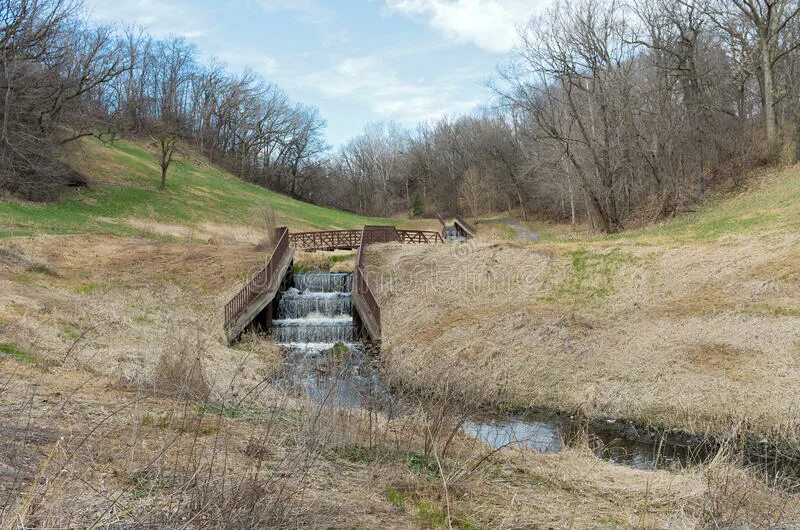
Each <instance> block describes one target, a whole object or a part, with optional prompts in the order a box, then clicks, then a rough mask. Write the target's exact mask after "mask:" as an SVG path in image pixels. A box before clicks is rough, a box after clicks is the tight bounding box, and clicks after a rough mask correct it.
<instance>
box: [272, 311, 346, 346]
mask: <svg viewBox="0 0 800 530" xmlns="http://www.w3.org/2000/svg"><path fill="white" fill-rule="evenodd" d="M272 325H273V328H272V336H273V338H274V339H275V341H276V342H278V343H279V344H288V345H293V344H307V343H323V344H330V345H331V346H332V345H334V344H336V343H337V342H344V343H350V342H353V341H355V340H356V333H355V328H354V327H353V317H334V318H327V317H315V316H311V317H305V318H287V319H280V320H273V321H272Z"/></svg>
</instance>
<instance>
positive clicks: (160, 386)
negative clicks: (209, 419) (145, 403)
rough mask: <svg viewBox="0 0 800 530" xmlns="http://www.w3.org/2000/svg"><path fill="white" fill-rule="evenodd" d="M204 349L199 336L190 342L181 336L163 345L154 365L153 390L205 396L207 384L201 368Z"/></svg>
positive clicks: (209, 387) (207, 395) (167, 393)
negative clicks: (166, 347) (179, 338)
mask: <svg viewBox="0 0 800 530" xmlns="http://www.w3.org/2000/svg"><path fill="white" fill-rule="evenodd" d="M204 350H205V348H204V346H203V345H202V343H201V342H200V340H199V339H198V340H197V341H196V342H194V343H192V342H189V341H186V340H182V341H179V342H178V343H176V344H175V345H173V346H172V347H170V348H168V349H166V350H165V351H164V352H163V353H162V354H161V356H160V357H159V359H158V365H157V366H156V372H155V375H154V378H153V388H154V391H155V393H156V394H159V395H164V396H173V397H177V398H180V399H196V400H201V401H205V400H206V399H208V397H209V394H210V393H211V385H210V384H209V382H208V379H207V378H206V375H205V372H204V370H203V363H202V360H201V357H202V355H203V352H204Z"/></svg>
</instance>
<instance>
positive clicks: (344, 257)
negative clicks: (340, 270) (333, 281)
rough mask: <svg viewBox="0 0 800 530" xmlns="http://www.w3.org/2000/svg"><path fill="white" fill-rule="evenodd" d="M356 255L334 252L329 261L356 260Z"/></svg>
mask: <svg viewBox="0 0 800 530" xmlns="http://www.w3.org/2000/svg"><path fill="white" fill-rule="evenodd" d="M355 257H356V255H355V254H332V255H330V256H329V257H328V261H330V262H331V263H343V262H345V261H351V260H354V259H355Z"/></svg>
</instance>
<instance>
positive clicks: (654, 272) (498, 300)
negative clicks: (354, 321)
mask: <svg viewBox="0 0 800 530" xmlns="http://www.w3.org/2000/svg"><path fill="white" fill-rule="evenodd" d="M371 257H372V258H373V263H372V265H371V267H372V269H373V272H374V274H375V277H377V278H392V282H385V283H379V284H378V285H377V287H378V291H379V294H380V298H381V299H382V301H383V307H382V319H383V321H384V342H383V357H384V360H385V361H386V362H387V366H388V367H389V370H390V371H392V372H393V373H394V374H395V376H396V377H397V379H398V380H403V381H405V382H408V383H410V384H413V385H416V386H419V387H424V388H427V387H434V386H435V385H437V384H440V381H441V380H442V379H443V378H444V377H446V376H450V377H457V378H458V380H459V381H461V382H463V387H464V388H471V389H472V390H471V391H472V392H473V397H474V398H475V399H476V400H477V399H481V400H485V401H488V402H490V403H492V404H494V405H497V406H499V407H507V408H525V407H530V406H542V407H551V408H556V409H561V410H571V411H572V410H577V411H582V412H584V413H586V414H588V415H590V416H601V417H608V416H610V417H616V418H625V419H631V420H635V421H637V422H640V423H644V424H651V425H656V426H659V427H663V428H679V429H683V430H686V431H692V432H695V433H700V434H703V433H713V434H714V435H716V436H719V437H722V438H725V437H727V436H729V435H731V433H732V432H747V431H750V432H752V433H753V435H754V436H767V437H770V438H772V439H774V440H781V443H788V444H792V445H793V446H794V447H795V448H796V449H797V450H798V451H800V414H798V410H797V406H796V404H797V403H798V402H800V363H799V362H798V360H800V167H793V168H784V169H780V170H769V171H767V170H765V171H764V172H763V173H762V174H760V175H757V176H756V177H755V179H754V180H753V182H752V187H751V189H750V190H748V191H744V192H742V193H739V194H736V195H733V196H727V197H718V198H714V199H710V200H709V201H707V203H706V204H704V205H701V207H699V208H698V209H697V210H696V211H695V212H693V213H689V214H686V215H682V216H680V217H677V218H675V219H672V220H669V221H665V222H663V223H659V224H657V225H653V226H650V227H646V228H642V229H639V230H632V231H629V232H625V233H621V234H615V235H611V236H603V235H598V234H576V235H573V234H569V233H567V232H565V231H564V230H561V229H560V227H559V230H553V231H552V232H551V233H549V234H548V238H547V239H546V240H544V241H540V242H524V241H513V242H512V241H508V242H503V243H497V242H493V241H488V242H477V243H476V244H474V245H471V246H470V248H469V249H468V250H467V251H464V252H459V253H458V255H455V254H454V253H452V252H449V251H448V250H447V249H446V248H442V249H438V248H437V249H419V248H413V247H400V246H394V247H390V248H387V249H386V250H385V251H384V253H383V254H382V255H375V254H374V253H373V254H372V255H371ZM419 278H425V279H426V281H425V283H424V284H423V283H422V282H420V281H419ZM453 285H458V286H466V287H465V288H460V289H453V288H452V286H453ZM400 293H402V296H400ZM419 307H425V311H419ZM442 366H444V367H447V373H446V374H445V373H442V371H441V367H442ZM453 374H456V375H453ZM737 429H738V431H737Z"/></svg>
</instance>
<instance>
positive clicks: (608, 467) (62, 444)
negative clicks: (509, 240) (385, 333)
mask: <svg viewBox="0 0 800 530" xmlns="http://www.w3.org/2000/svg"><path fill="white" fill-rule="evenodd" d="M487 248H488V249H489V251H490V252H496V251H497V250H498V249H499V248H500V247H487ZM429 250H430V249H429ZM403 251H404V252H406V251H408V249H404V250H403ZM477 252H479V253H480V252H483V250H480V249H478V250H477ZM515 252H528V251H527V250H523V249H517V250H514V251H513V252H512V254H514V253H515ZM261 259H263V255H262V254H261V253H259V252H256V251H255V250H254V246H253V245H252V244H249V245H248V244H241V243H219V242H216V243H199V242H197V241H191V242H180V241H173V240H169V241H155V240H148V239H141V238H127V237H111V236H45V237H35V238H14V239H11V240H7V241H4V242H3V243H2V244H0V344H2V353H1V354H0V416H2V418H3V422H1V423H0V436H2V438H3V444H2V446H1V447H0V526H1V527H3V528H18V527H21V526H28V527H30V526H41V527H66V526H71V527H88V526H93V525H94V526H100V527H104V526H111V525H118V524H122V525H126V526H144V525H148V524H149V525H161V526H172V527H215V528H223V527H253V526H271V527H283V528H301V527H302V528H305V527H320V528H354V527H359V528H409V527H419V528H436V527H442V528H447V526H448V517H447V515H448V513H449V515H450V519H449V520H450V522H451V523H452V525H453V527H459V528H479V527H480V528H483V527H485V528H507V527H526V526H527V527H537V526H538V527H565V528H567V527H572V528H585V527H601V528H602V527H630V528H643V527H644V528H663V527H665V526H670V527H673V528H693V527H697V526H713V525H715V524H720V523H725V522H726V521H728V522H729V521H736V522H738V523H743V524H744V525H745V526H748V525H757V524H764V523H765V521H770V520H771V519H770V517H776V518H777V519H776V520H780V521H783V522H786V521H788V522H789V523H791V522H792V521H796V520H797V514H798V509H799V508H798V505H797V499H796V498H794V497H791V496H788V495H786V494H784V493H781V492H779V491H774V490H767V489H766V488H764V487H763V486H761V485H759V484H758V483H757V482H755V481H754V480H753V479H752V478H750V477H747V476H745V475H743V474H741V473H740V472H739V471H736V470H735V469H734V468H731V467H730V466H728V465H727V464H724V462H720V463H718V464H713V465H711V466H710V467H709V468H707V469H698V470H694V471H687V472H674V471H657V472H646V471H637V470H633V469H628V468H624V467H620V466H615V465H612V464H609V463H606V462H603V461H600V460H598V459H597V458H595V457H594V456H593V455H592V454H591V453H590V452H589V451H584V452H582V451H578V450H569V451H566V452H564V453H561V454H558V455H538V454H535V453H533V452H530V451H514V450H509V451H505V452H502V453H500V454H498V455H495V456H494V457H492V458H490V459H489V460H488V461H486V462H485V463H484V464H483V465H482V466H480V467H479V468H478V469H477V470H476V471H474V472H468V470H469V469H470V468H471V467H472V466H473V465H474V464H475V463H476V462H477V461H478V460H480V459H481V458H482V457H483V456H485V455H486V452H487V449H486V448H485V447H483V446H481V445H480V444H475V443H474V442H471V441H469V440H467V439H465V438H462V437H460V436H458V437H456V442H455V443H454V446H453V447H452V448H451V449H450V450H449V452H448V453H447V455H445V454H444V452H443V451H440V450H439V449H441V447H442V445H441V444H442V443H444V442H443V441H442V440H440V439H438V438H437V442H435V443H434V445H433V453H432V454H428V455H426V454H425V453H424V448H423V447H424V445H425V444H424V438H425V433H426V432H428V430H429V428H430V427H429V426H428V423H427V421H428V420H426V417H427V416H426V415H425V414H426V412H425V411H424V410H422V411H420V413H419V414H417V415H414V416H412V417H410V418H402V419H395V420H392V421H388V420H387V419H386V418H385V417H382V416H380V415H377V416H375V415H372V414H370V413H368V412H366V411H361V410H342V409H337V408H335V407H321V406H318V405H314V404H313V403H309V402H307V401H306V400H305V399H300V398H295V397H291V396H287V395H286V394H285V393H284V392H283V391H281V390H280V389H279V388H277V387H276V386H274V385H273V384H272V382H271V381H272V378H273V377H274V376H275V374H277V373H278V372H279V371H280V370H281V369H282V357H281V355H280V353H279V352H278V351H277V349H276V348H275V347H274V345H272V344H271V343H270V342H269V341H267V340H264V339H255V338H250V339H248V340H245V341H244V342H243V343H242V344H241V345H240V346H238V347H236V348H229V347H228V346H227V345H226V344H225V343H224V339H223V335H222V330H221V328H220V321H221V318H220V314H219V313H220V311H221V309H220V308H221V307H222V305H223V303H224V301H225V300H226V298H227V295H228V294H230V292H231V290H232V289H233V288H235V286H236V285H237V283H238V282H239V281H240V280H241V279H242V278H244V277H245V276H246V274H247V272H248V270H249V269H250V268H251V267H252V266H254V265H256V264H257V263H258V262H259V261H260V260H261ZM348 259H349V258H348V257H347V256H342V257H341V258H336V259H335V260H334V261H331V260H330V259H328V260H325V261H324V262H322V261H320V262H319V263H313V262H312V263H311V265H313V266H317V267H319V268H322V267H324V266H330V267H331V268H335V267H346V266H347V260H348ZM427 259H428V258H425V260H421V261H420V263H422V264H423V266H426V267H427V266H428V265H427V263H428V262H427V261H426V260H427ZM503 259H505V258H503ZM541 259H542V260H544V261H545V262H546V261H547V260H549V259H551V258H549V257H547V256H543V257H542V258H541ZM472 263H476V264H479V263H481V261H480V260H478V261H473V262H472ZM555 279H556V277H554V278H553V280H554V281H555ZM431 303H432V302H431ZM493 303H494V304H496V305H497V307H498V308H500V307H502V303H501V302H500V300H499V297H495V299H494V302H493ZM498 310H499V309H498ZM390 311H393V309H392V310H390ZM429 339H430V340H433V341H436V340H438V339H436V337H435V336H431V337H429ZM393 355H394V354H393ZM723 356H724V354H723ZM443 435H444V436H445V437H447V431H445V432H444V433H443ZM437 444H438V445H437ZM437 447H438V448H439V449H437ZM437 457H439V458H437ZM436 462H439V464H440V465H441V467H440V466H439V464H437V463H436ZM776 514H780V516H778V515H776Z"/></svg>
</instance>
